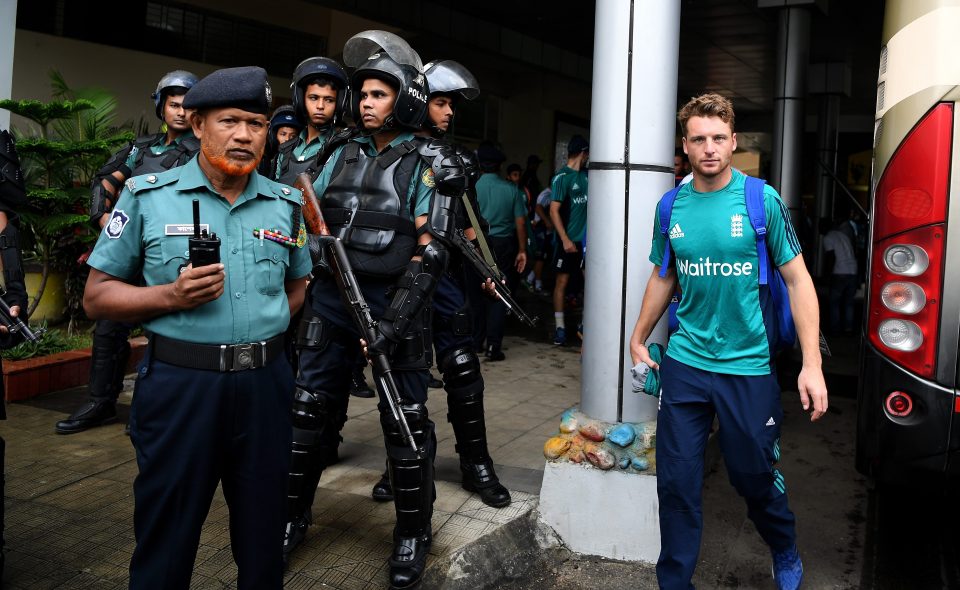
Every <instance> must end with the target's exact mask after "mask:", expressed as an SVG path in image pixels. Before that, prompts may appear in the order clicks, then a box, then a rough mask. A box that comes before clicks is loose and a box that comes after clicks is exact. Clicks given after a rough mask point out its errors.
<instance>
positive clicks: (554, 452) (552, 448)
mask: <svg viewBox="0 0 960 590" xmlns="http://www.w3.org/2000/svg"><path fill="white" fill-rule="evenodd" d="M569 448H570V441H569V440H567V439H565V438H561V437H559V436H555V437H553V438H551V439H550V440H548V441H547V442H546V443H544V445H543V456H544V457H546V458H547V459H550V460H553V459H556V458H558V457H560V456H562V455H563V454H564V453H566V452H567V449H569Z"/></svg>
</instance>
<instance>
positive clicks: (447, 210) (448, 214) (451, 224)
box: [417, 191, 461, 244]
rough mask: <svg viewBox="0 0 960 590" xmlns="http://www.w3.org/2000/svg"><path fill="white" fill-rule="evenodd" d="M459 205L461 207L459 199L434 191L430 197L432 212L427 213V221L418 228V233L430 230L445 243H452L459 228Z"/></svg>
mask: <svg viewBox="0 0 960 590" xmlns="http://www.w3.org/2000/svg"><path fill="white" fill-rule="evenodd" d="M459 207H461V203H460V200H459V199H457V198H454V197H450V196H446V195H443V194H441V193H439V192H436V191H434V193H433V196H432V197H431V198H430V214H429V215H427V223H426V225H424V226H422V227H420V229H419V230H417V235H420V234H423V233H424V232H430V234H431V235H432V236H434V237H435V238H437V239H438V240H440V241H441V242H443V243H444V244H450V243H451V242H452V240H453V232H454V231H456V228H457V213H458V211H459Z"/></svg>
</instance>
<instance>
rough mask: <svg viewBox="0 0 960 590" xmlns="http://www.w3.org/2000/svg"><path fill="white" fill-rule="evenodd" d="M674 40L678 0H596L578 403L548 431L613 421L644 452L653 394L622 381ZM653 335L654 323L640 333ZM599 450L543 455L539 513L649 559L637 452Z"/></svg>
mask: <svg viewBox="0 0 960 590" xmlns="http://www.w3.org/2000/svg"><path fill="white" fill-rule="evenodd" d="M679 41H680V2H664V1H663V0H597V3H596V25H595V34H594V52H593V72H594V74H593V96H592V101H593V109H592V112H591V126H590V159H591V162H590V186H589V193H588V195H589V200H588V210H587V257H586V273H587V276H586V295H585V299H584V301H585V305H586V307H585V309H584V346H583V378H582V391H581V406H580V410H581V413H580V414H576V415H572V414H571V412H573V410H571V411H570V412H568V416H566V417H565V419H564V422H563V423H562V424H561V428H560V432H561V433H564V432H566V433H572V432H574V429H575V428H577V427H578V424H579V427H584V426H586V427H588V428H590V427H596V426H597V424H596V422H597V421H599V422H602V423H603V424H600V425H599V426H600V430H601V431H603V432H606V433H607V434H608V436H609V439H608V440H610V439H613V438H614V436H613V434H612V429H615V428H621V429H626V430H627V431H629V432H631V433H636V434H637V439H638V440H643V441H644V443H643V445H642V447H641V448H640V453H646V454H649V453H650V452H651V451H649V449H650V446H649V445H650V443H651V442H652V440H653V432H654V431H655V425H654V423H653V422H652V420H654V419H655V418H656V412H657V400H656V399H655V398H652V397H649V396H646V395H637V394H634V393H633V392H632V391H631V386H630V380H629V378H628V377H627V376H628V375H629V370H630V367H631V364H632V363H631V359H630V351H629V339H630V334H631V332H632V331H633V325H634V323H635V322H636V319H637V316H638V314H639V312H640V302H641V299H642V297H643V289H644V286H645V285H646V282H647V278H648V277H649V276H650V273H651V271H652V268H653V265H652V264H651V263H650V262H649V261H648V260H647V256H648V255H649V253H650V240H651V238H652V231H653V221H654V207H655V205H656V202H657V200H658V199H659V198H660V196H661V195H662V194H663V193H664V192H666V191H667V190H669V189H670V188H671V187H672V186H673V183H674V176H673V151H674V136H675V130H676V102H677V64H678V60H679V55H678V48H679ZM665 339H666V330H665V328H664V327H662V326H661V327H660V328H659V329H658V330H657V331H655V332H654V334H653V336H652V337H651V340H653V341H659V342H665ZM579 420H582V422H578V421H579ZM624 422H633V423H643V424H634V425H628V424H618V423H624ZM593 432H596V430H594V431H593ZM569 436H572V434H568V439H567V441H565V442H567V443H568V442H569ZM557 438H560V437H557ZM592 440H596V439H592ZM630 440H633V439H632V434H631V438H630ZM603 444H607V443H606V442H604V443H603ZM596 446H599V445H595V447H596ZM607 448H610V449H611V453H608V454H607V457H608V458H609V457H610V456H611V455H615V457H614V459H615V460H616V465H617V466H616V467H611V465H610V464H606V466H602V462H599V461H595V458H593V459H592V458H591V457H590V456H589V455H590V454H589V453H586V448H585V449H584V452H585V453H586V454H587V455H588V456H587V460H584V459H582V458H581V456H580V455H581V454H580V452H579V451H577V458H576V459H572V458H571V459H570V460H568V461H557V462H549V463H547V466H546V469H545V471H544V478H543V487H542V489H541V492H540V507H539V512H540V518H541V520H542V521H543V522H544V523H545V524H547V525H549V526H551V527H553V529H554V530H555V531H556V532H557V534H558V535H559V536H560V537H561V538H562V539H563V541H564V543H565V544H566V545H567V546H568V547H569V548H570V549H571V550H573V551H576V552H578V553H584V554H589V555H601V556H604V557H609V558H615V559H627V560H640V561H646V562H651V563H652V562H655V561H656V559H657V556H658V554H659V552H660V534H659V519H658V508H657V507H658V504H657V495H656V479H655V478H654V477H651V476H649V475H645V474H644V471H645V470H646V469H647V467H646V462H645V461H646V459H645V458H644V457H641V456H638V457H636V458H635V459H634V461H635V462H634V463H633V465H634V466H636V467H632V466H630V465H629V461H630V459H629V457H628V453H627V451H628V450H629V449H626V448H620V447H616V446H615V445H614V446H613V447H607ZM635 448H636V447H634V449H635ZM601 452H606V451H601ZM574 461H577V462H582V464H578V463H577V462H574ZM591 463H593V465H591ZM598 463H599V464H598ZM638 472H639V473H638Z"/></svg>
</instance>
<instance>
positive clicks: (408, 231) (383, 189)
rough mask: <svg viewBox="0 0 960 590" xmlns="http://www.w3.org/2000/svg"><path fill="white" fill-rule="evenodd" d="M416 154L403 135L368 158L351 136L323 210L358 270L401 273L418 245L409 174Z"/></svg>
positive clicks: (381, 274)
mask: <svg viewBox="0 0 960 590" xmlns="http://www.w3.org/2000/svg"><path fill="white" fill-rule="evenodd" d="M419 161H420V155H419V153H418V152H417V146H416V144H415V143H414V142H413V141H405V142H403V143H401V144H399V145H396V146H394V147H392V148H390V149H389V150H387V151H385V152H383V153H382V154H379V155H378V156H376V157H373V158H371V157H370V156H368V155H367V154H366V153H365V152H364V150H363V149H362V146H361V145H360V144H359V143H357V142H350V143H348V144H347V146H346V147H345V148H344V150H343V153H342V155H341V157H340V159H339V160H338V161H337V163H336V165H335V167H334V169H333V173H332V178H331V181H330V185H329V186H327V189H326V191H325V192H324V193H323V216H324V219H325V220H326V222H327V225H328V226H329V227H330V233H332V234H333V235H334V236H342V237H343V242H344V245H345V246H346V249H347V254H348V255H349V257H350V263H351V265H352V266H353V269H354V271H355V272H356V273H357V274H365V275H371V276H378V277H395V276H400V275H401V274H403V271H404V269H405V268H406V266H407V263H409V262H410V258H411V257H413V255H414V251H415V250H416V247H417V231H416V225H415V224H414V222H413V221H412V220H411V218H412V217H413V209H414V203H413V202H412V201H411V199H410V195H409V192H410V180H411V178H412V177H413V174H414V172H415V171H416V170H417V164H418V162H419Z"/></svg>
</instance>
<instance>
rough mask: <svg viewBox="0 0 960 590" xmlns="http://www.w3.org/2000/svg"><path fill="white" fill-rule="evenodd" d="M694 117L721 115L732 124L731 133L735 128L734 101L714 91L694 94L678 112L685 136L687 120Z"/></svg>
mask: <svg viewBox="0 0 960 590" xmlns="http://www.w3.org/2000/svg"><path fill="white" fill-rule="evenodd" d="M692 117H719V118H720V120H721V121H723V122H724V123H727V124H728V125H730V131H731V133H732V132H733V130H734V129H733V120H734V114H733V103H732V102H730V100H729V99H728V98H726V97H724V96H720V95H719V94H715V93H713V92H708V93H707V94H701V95H700V96H694V97H693V98H691V99H690V101H689V102H688V103H687V104H685V105H683V108H682V109H680V112H679V113H677V119H678V120H679V121H680V131H681V133H682V134H683V137H686V136H687V121H689V120H690V119H691V118H692Z"/></svg>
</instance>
